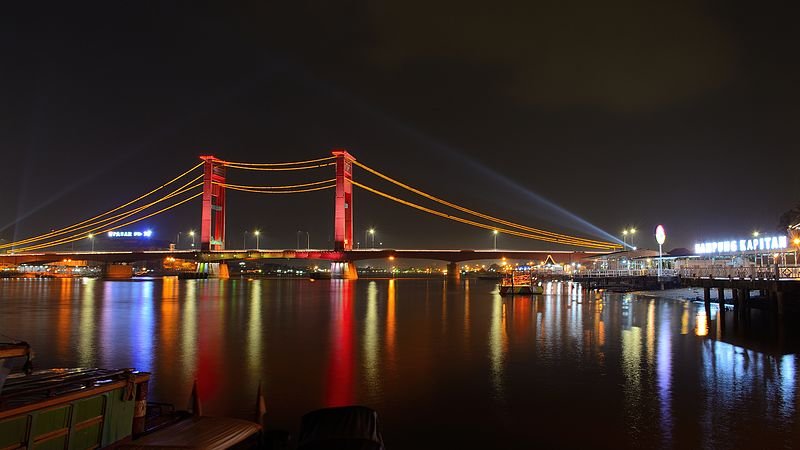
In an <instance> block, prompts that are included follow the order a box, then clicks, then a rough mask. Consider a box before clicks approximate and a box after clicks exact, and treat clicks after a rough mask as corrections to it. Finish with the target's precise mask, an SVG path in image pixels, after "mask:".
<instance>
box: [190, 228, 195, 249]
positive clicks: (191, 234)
mask: <svg viewBox="0 0 800 450" xmlns="http://www.w3.org/2000/svg"><path fill="white" fill-rule="evenodd" d="M189 236H191V237H192V248H194V230H190V231H189Z"/></svg>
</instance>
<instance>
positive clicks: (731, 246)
mask: <svg viewBox="0 0 800 450" xmlns="http://www.w3.org/2000/svg"><path fill="white" fill-rule="evenodd" d="M788 241H789V240H788V239H787V237H786V236H772V237H760V238H753V239H739V240H738V241H718V242H703V243H700V244H694V252H695V253H697V254H698V255H707V254H715V253H735V252H752V251H769V250H783V249H785V248H786V247H788V245H789V242H788Z"/></svg>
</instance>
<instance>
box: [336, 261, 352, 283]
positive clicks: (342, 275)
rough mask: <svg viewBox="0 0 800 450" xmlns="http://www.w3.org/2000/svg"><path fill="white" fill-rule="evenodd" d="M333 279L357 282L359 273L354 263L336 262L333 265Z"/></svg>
mask: <svg viewBox="0 0 800 450" xmlns="http://www.w3.org/2000/svg"><path fill="white" fill-rule="evenodd" d="M331 278H332V279H335V280H357V279H358V272H357V271H356V264H355V263H354V262H353V261H334V262H332V263H331Z"/></svg>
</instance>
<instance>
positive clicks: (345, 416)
mask: <svg viewBox="0 0 800 450" xmlns="http://www.w3.org/2000/svg"><path fill="white" fill-rule="evenodd" d="M297 448H298V450H326V449H353V450H383V449H384V446H383V437H382V436H381V433H380V424H379V423H378V413H377V412H375V410H373V409H370V408H367V407H366V406H344V407H339V408H325V409H319V410H316V411H312V412H310V413H307V414H305V415H304V416H303V420H302V425H301V428H300V438H299V439H298V446H297Z"/></svg>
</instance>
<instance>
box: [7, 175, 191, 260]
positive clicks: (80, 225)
mask: <svg viewBox="0 0 800 450" xmlns="http://www.w3.org/2000/svg"><path fill="white" fill-rule="evenodd" d="M203 164H204V163H202V162H201V163H199V164H197V165H195V166H194V167H192V168H191V169H189V170H187V171H185V172H183V173H182V174H180V175H178V176H177V177H175V178H173V179H171V180H169V181H167V182H166V183H164V184H162V185H161V186H159V187H157V188H155V189H153V190H152V191H150V192H148V193H146V194H143V195H140V196H139V197H137V198H135V199H133V200H131V201H129V202H127V203H125V204H123V205H120V206H117V207H116V208H114V209H111V210H108V211H106V212H104V213H102V214H98V215H96V216H94V217H92V218H90V219H86V220H84V221H82V222H78V223H75V224H72V225H70V226H68V227H64V228H61V229H59V230H53V231H50V232H48V233H45V234H41V235H39V236H34V237H30V238H27V239H22V240H19V241H16V242H8V243H6V244H2V245H0V249H2V248H9V247H13V246H17V245H22V244H27V243H30V242H35V241H41V240H44V239H47V238H49V237H55V236H60V235H62V234H65V233H67V232H69V231H74V230H75V229H80V228H85V227H86V226H91V222H94V221H96V220H97V219H100V218H101V217H105V216H107V215H109V214H111V213H114V212H117V211H119V210H120V209H123V208H125V207H127V206H130V205H132V204H134V203H136V202H138V201H139V200H142V199H144V198H146V197H149V196H150V195H152V194H154V193H156V192H158V191H159V190H161V189H163V188H165V187H166V186H169V185H170V184H172V183H174V182H176V181H178V180H179V179H181V178H183V177H185V176H186V175H188V174H189V173H191V172H192V171H194V170H196V169H197V168H198V167H200V166H202V165H203ZM200 177H202V175H200ZM198 178H199V177H198ZM198 178H195V180H197V179H198ZM85 224H90V225H86V226H83V225H85Z"/></svg>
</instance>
